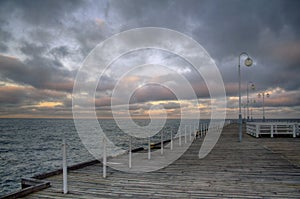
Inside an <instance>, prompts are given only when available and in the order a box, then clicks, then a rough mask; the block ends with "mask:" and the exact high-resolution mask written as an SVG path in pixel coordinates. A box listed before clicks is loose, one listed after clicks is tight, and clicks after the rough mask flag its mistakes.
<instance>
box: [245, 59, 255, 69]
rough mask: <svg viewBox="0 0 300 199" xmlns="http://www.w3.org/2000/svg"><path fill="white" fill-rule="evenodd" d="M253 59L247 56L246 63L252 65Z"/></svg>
mask: <svg viewBox="0 0 300 199" xmlns="http://www.w3.org/2000/svg"><path fill="white" fill-rule="evenodd" d="M252 63H253V61H252V59H251V58H250V57H247V59H245V65H246V66H248V67H250V66H251V65H252Z"/></svg>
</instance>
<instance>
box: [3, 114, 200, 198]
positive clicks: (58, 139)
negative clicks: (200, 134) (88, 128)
mask: <svg viewBox="0 0 300 199" xmlns="http://www.w3.org/2000/svg"><path fill="white" fill-rule="evenodd" d="M148 122H149V121H147V120H137V121H136V123H137V124H139V125H141V126H145V125H147V124H148ZM193 122H195V121H189V122H187V123H193ZM99 123H100V125H101V127H102V129H103V131H104V132H105V134H106V136H107V137H108V138H109V139H110V140H112V141H113V142H114V143H115V144H116V145H117V146H119V147H121V148H123V149H124V150H127V149H128V140H129V137H128V135H125V134H124V133H123V132H122V130H120V129H119V128H118V126H117V125H116V123H115V122H114V120H99ZM179 124H180V120H167V122H166V124H165V125H164V127H163V128H162V130H161V131H164V139H170V132H171V131H172V132H177V130H178V128H179ZM63 137H65V139H66V143H67V145H68V147H67V162H68V165H73V164H77V163H81V162H85V161H89V160H93V159H95V158H94V157H93V156H92V155H90V154H89V152H88V151H87V150H86V149H85V147H84V146H83V144H82V142H81V140H80V138H79V136H78V134H77V131H76V128H75V125H74V121H73V120H72V119H0V196H3V195H5V194H7V193H10V192H12V191H15V190H18V189H20V188H21V184H20V183H21V178H22V177H32V176H34V175H36V174H41V173H45V172H49V171H53V170H56V169H59V168H62V152H61V145H62V139H63ZM151 139H152V141H151V142H154V143H155V142H159V141H160V133H158V134H156V135H155V136H154V137H153V138H151ZM132 145H133V148H135V147H140V146H145V147H147V139H137V138H133V140H132ZM114 153H115V154H118V153H121V151H115V152H114ZM115 154H114V155H115Z"/></svg>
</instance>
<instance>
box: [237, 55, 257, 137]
mask: <svg viewBox="0 0 300 199" xmlns="http://www.w3.org/2000/svg"><path fill="white" fill-rule="evenodd" d="M242 55H246V56H247V58H246V59H245V61H244V64H245V66H247V67H250V66H251V65H252V63H253V61H252V59H251V58H250V57H249V55H248V54H247V53H246V52H242V53H241V54H240V55H239V60H238V61H239V63H238V75H239V141H240V142H241V141H242V110H241V104H242V103H241V56H242Z"/></svg>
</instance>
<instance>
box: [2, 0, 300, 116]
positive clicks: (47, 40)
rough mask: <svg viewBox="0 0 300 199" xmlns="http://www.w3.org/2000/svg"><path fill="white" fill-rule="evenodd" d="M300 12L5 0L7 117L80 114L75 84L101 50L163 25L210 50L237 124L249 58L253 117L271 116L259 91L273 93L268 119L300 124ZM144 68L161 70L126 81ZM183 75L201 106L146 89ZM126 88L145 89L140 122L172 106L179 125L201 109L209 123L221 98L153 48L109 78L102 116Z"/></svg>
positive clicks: (245, 6) (140, 93) (280, 6)
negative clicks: (117, 90)
mask: <svg viewBox="0 0 300 199" xmlns="http://www.w3.org/2000/svg"><path fill="white" fill-rule="evenodd" d="M299 7H300V2H299V1H297V0H272V1H271V0H257V1H256V0H252V1H244V0H226V1H223V0H220V1H217V0H204V1H203V0H199V1H196V0H195V1H192V0H191V1H190V0H185V1H161V0H157V1H156V0H153V1H148V0H147V1H146V0H136V1H135V0H128V1H123V0H122V1H92V0H88V1H76V0H72V1H67V0H64V1H58V0H57V1H56V0H49V1H47V0H45V1H33V0H28V1H27V0H22V1H21V0H19V1H13V0H7V1H3V0H2V1H0V117H2V118H7V117H22V118H23V117H50V118H51V117H60V118H69V117H72V91H73V85H74V81H75V77H76V74H77V71H78V70H79V68H80V67H81V64H82V63H83V61H84V59H85V58H86V57H87V55H88V54H89V53H90V52H91V50H92V49H94V48H95V47H96V46H97V44H99V43H100V42H103V41H105V39H108V38H109V37H111V36H112V35H114V34H117V33H120V32H122V31H125V30H130V29H132V28H141V27H162V28H168V29H172V30H176V31H178V32H181V33H184V34H186V35H187V36H189V37H191V38H193V39H194V40H196V41H197V42H198V43H199V44H201V45H202V46H203V47H204V48H205V49H206V51H207V52H208V53H209V55H210V56H211V58H212V60H213V61H214V62H215V63H216V65H217V66H218V68H219V70H220V73H221V75H222V78H223V81H224V84H225V89H226V96H227V97H226V99H227V109H226V111H227V116H228V117H229V118H237V116H238V112H237V110H238V109H237V108H238V101H237V100H238V98H237V96H238V84H237V82H238V76H237V64H238V56H239V54H240V53H241V52H244V51H245V52H247V53H248V54H249V55H250V56H251V58H252V59H253V60H254V64H253V66H252V67H250V68H247V67H245V66H244V65H242V66H241V73H242V96H243V98H242V102H243V103H245V102H246V88H247V82H253V83H254V84H255V90H254V91H250V93H249V96H250V102H253V101H255V103H251V105H250V106H251V108H250V110H252V111H251V112H252V115H253V117H254V118H261V117H262V99H261V98H258V97H257V94H258V93H261V92H268V93H269V94H270V97H269V98H267V99H265V107H266V117H267V118H299V116H300V78H299V74H300V24H299V21H300V12H299V11H298V9H299ZM244 58H245V57H242V59H244ZM141 63H150V64H151V65H149V66H148V67H142V68H140V69H139V70H138V71H134V72H132V73H130V72H129V73H128V74H127V76H126V78H123V79H121V80H120V77H121V76H122V75H123V74H124V73H126V72H128V70H129V69H128V68H130V67H133V66H134V65H136V64H141ZM241 63H242V62H241ZM155 64H157V65H155ZM159 65H169V66H172V67H173V69H174V70H172V72H170V70H166V69H164V68H163V67H160V66H159ZM175 73H178V74H180V75H181V76H184V77H185V78H186V79H187V80H188V81H189V82H190V84H191V86H192V87H193V89H194V90H195V93H196V96H197V99H194V98H191V97H190V96H187V97H186V99H182V100H180V101H179V100H178V99H177V98H176V96H175V95H174V93H172V92H171V91H170V90H168V89H167V88H165V87H163V86H159V85H154V84H149V85H147V84H143V83H145V81H146V80H147V81H146V82H149V81H148V80H149V79H151V81H153V79H159V80H160V81H162V80H164V81H169V82H171V83H174V84H178V82H177V81H176V80H177V78H176V74H175ZM212 78H213V77H212ZM118 81H121V85H122V86H123V88H124V91H126V89H128V88H129V87H131V88H132V87H135V88H136V92H135V93H134V95H133V96H132V97H131V101H130V105H129V107H130V111H131V115H132V116H133V117H137V118H144V117H147V116H148V114H149V113H151V114H154V115H156V116H157V117H160V115H161V114H162V112H161V110H160V108H162V107H164V108H165V111H166V112H167V114H168V115H169V116H170V117H172V118H178V117H180V114H181V112H182V110H184V111H186V112H190V114H191V115H193V113H195V112H197V111H198V110H200V113H201V116H202V117H203V118H207V117H209V116H210V109H211V106H210V105H211V104H212V101H213V100H215V99H211V98H210V95H209V92H208V90H207V86H206V84H205V81H204V80H203V78H202V77H201V75H199V74H197V72H196V71H195V70H194V69H193V67H192V66H190V65H189V64H188V63H187V62H186V61H184V60H183V59H182V58H180V57H178V56H175V55H174V54H170V53H168V52H164V51H161V50H157V49H156V50H154V49H144V50H140V51H138V52H131V53H129V54H127V55H124V56H122V57H120V58H119V59H118V60H116V61H115V62H114V63H113V64H112V65H111V66H110V68H109V70H107V71H106V72H105V74H103V75H102V78H101V80H100V82H99V86H98V89H97V94H96V98H95V99H94V100H95V105H96V109H97V115H98V116H99V117H111V108H110V105H111V100H112V97H111V96H112V93H113V90H114V87H115V85H116V84H117V82H118ZM180 88H181V87H180V85H178V90H179V91H180V92H184V91H181V90H183V89H180ZM119 97H120V98H122V95H119ZM116 100H119V104H118V106H119V107H120V112H119V113H120V115H122V106H124V107H125V106H128V105H127V104H126V102H122V100H121V99H116ZM155 106H157V107H156V108H155ZM124 107H123V108H124ZM153 107H154V108H153Z"/></svg>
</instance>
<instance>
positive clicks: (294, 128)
mask: <svg viewBox="0 0 300 199" xmlns="http://www.w3.org/2000/svg"><path fill="white" fill-rule="evenodd" d="M295 137H296V124H294V125H293V138H295Z"/></svg>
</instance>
